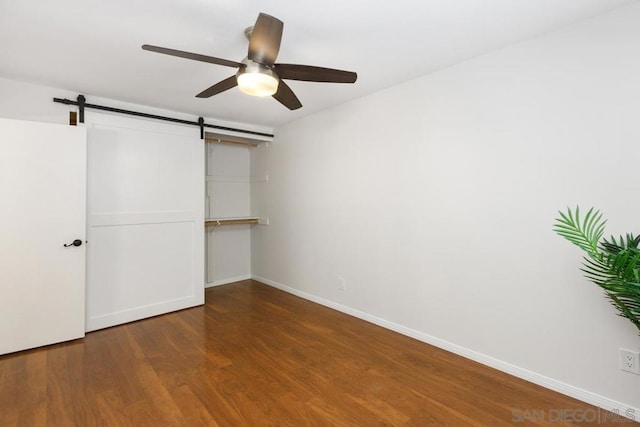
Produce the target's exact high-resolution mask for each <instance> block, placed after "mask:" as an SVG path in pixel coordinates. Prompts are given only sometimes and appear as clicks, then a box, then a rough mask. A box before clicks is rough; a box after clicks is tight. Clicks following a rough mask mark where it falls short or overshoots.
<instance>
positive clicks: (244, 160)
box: [205, 133, 266, 287]
mask: <svg viewBox="0 0 640 427" xmlns="http://www.w3.org/2000/svg"><path fill="white" fill-rule="evenodd" d="M208 135H209V138H207V143H206V155H205V158H206V199H205V219H206V220H208V224H209V225H208V226H207V227H206V245H207V255H206V259H207V268H206V270H207V271H206V277H207V285H206V286H207V287H210V286H218V285H223V284H227V283H232V282H235V281H238V280H245V279H249V278H251V228H252V227H254V226H257V225H251V224H236V225H212V224H216V223H223V222H224V221H225V220H228V219H246V218H255V217H253V216H252V211H251V203H250V199H251V186H252V182H253V181H254V180H255V179H252V176H251V154H250V150H260V149H264V148H265V147H266V144H260V145H258V144H257V143H253V142H251V143H250V145H246V144H242V143H241V144H235V143H230V142H231V141H233V139H229V137H226V141H227V143H224V142H223V143H218V142H213V141H215V138H213V137H211V134H209V133H208ZM221 138H222V137H221ZM224 140H225V139H223V141H224ZM254 178H255V177H254ZM262 179H264V177H263V178H262ZM258 180H260V179H258ZM240 222H241V221H240Z"/></svg>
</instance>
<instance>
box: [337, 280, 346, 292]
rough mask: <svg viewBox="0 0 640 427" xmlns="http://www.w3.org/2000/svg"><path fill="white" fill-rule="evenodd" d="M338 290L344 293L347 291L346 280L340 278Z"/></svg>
mask: <svg viewBox="0 0 640 427" xmlns="http://www.w3.org/2000/svg"><path fill="white" fill-rule="evenodd" d="M338 289H340V290H341V291H344V290H346V289H347V281H346V280H344V277H338Z"/></svg>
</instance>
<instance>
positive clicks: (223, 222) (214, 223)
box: [204, 218, 260, 227]
mask: <svg viewBox="0 0 640 427" xmlns="http://www.w3.org/2000/svg"><path fill="white" fill-rule="evenodd" d="M243 224H260V220H259V219H258V218H247V219H211V220H206V221H205V222H204V225H205V227H210V226H213V227H217V226H219V225H243Z"/></svg>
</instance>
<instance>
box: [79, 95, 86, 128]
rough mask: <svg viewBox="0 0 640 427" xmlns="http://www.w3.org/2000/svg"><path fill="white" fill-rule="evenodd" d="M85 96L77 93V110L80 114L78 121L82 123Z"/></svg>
mask: <svg viewBox="0 0 640 427" xmlns="http://www.w3.org/2000/svg"><path fill="white" fill-rule="evenodd" d="M86 100H87V98H85V97H84V95H78V112H79V114H78V115H79V116H80V123H84V103H85V101H86Z"/></svg>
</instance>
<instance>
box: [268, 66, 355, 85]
mask: <svg viewBox="0 0 640 427" xmlns="http://www.w3.org/2000/svg"><path fill="white" fill-rule="evenodd" d="M274 70H275V71H276V73H277V74H278V76H280V78H281V79H289V80H303V81H305V82H327V83H355V81H356V80H357V79H358V75H357V74H356V73H354V72H352V71H342V70H334V69H333V68H324V67H314V66H311V65H297V64H275V65H274Z"/></svg>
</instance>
